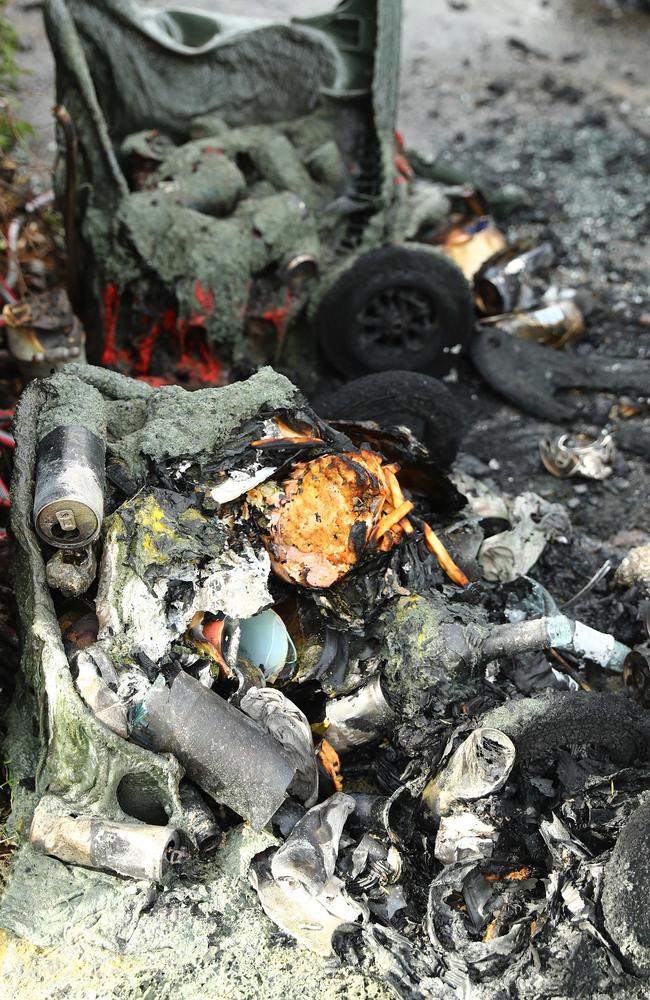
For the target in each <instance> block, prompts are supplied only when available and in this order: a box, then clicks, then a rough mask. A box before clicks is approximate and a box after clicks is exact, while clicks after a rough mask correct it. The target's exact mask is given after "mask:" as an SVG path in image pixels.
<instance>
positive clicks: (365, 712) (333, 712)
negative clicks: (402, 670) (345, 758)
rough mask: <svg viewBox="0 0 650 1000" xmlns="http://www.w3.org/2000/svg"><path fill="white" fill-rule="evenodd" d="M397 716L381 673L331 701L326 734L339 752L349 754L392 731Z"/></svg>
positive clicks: (328, 708)
mask: <svg viewBox="0 0 650 1000" xmlns="http://www.w3.org/2000/svg"><path fill="white" fill-rule="evenodd" d="M395 719H396V716H395V712H394V711H393V709H392V708H391V705H390V703H389V701H388V700H387V698H386V692H385V690H384V687H383V685H382V680H381V675H380V674H375V676H374V677H372V678H371V679H370V680H369V681H368V683H367V684H364V685H363V687H361V688H359V689H358V690H357V691H354V692H353V693H352V694H349V695H346V696H345V697H344V698H335V699H334V700H333V701H330V702H328V705H327V714H326V728H325V736H326V737H327V742H328V743H330V744H331V745H332V746H333V747H334V749H335V750H336V751H337V753H346V752H349V751H350V750H352V749H353V748H354V747H358V746H363V745H365V744H367V743H375V742H376V741H377V740H381V739H382V738H383V737H384V736H386V735H387V734H388V733H389V732H390V730H391V728H392V726H393V724H394V722H395Z"/></svg>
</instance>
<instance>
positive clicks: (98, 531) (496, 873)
mask: <svg viewBox="0 0 650 1000" xmlns="http://www.w3.org/2000/svg"><path fill="white" fill-rule="evenodd" d="M16 437H17V442H18V449H17V455H16V463H15V477H14V487H13V490H12V498H13V508H12V519H13V530H14V533H15V537H16V542H17V551H18V570H17V572H18V588H17V592H18V601H19V607H20V610H21V615H22V625H23V633H24V653H23V667H24V672H25V674H26V677H27V680H28V683H29V685H30V686H31V688H32V689H33V691H34V693H35V697H36V700H37V703H38V717H39V719H40V740H41V747H42V758H41V764H40V767H39V772H38V775H37V779H36V795H35V803H36V807H35V810H34V813H33V818H32V820H31V828H30V830H29V841H30V844H29V845H28V846H27V847H25V848H23V850H27V851H32V852H34V851H35V852H38V853H41V854H42V853H44V854H48V855H51V856H53V857H55V858H58V859H60V860H61V861H63V862H65V863H67V864H68V865H72V866H74V865H81V866H85V867H86V868H91V869H92V868H94V869H99V870H103V871H105V872H111V873H116V874H117V875H118V876H120V877H122V878H127V879H128V878H131V879H136V880H138V879H139V880H142V879H147V880H150V881H151V883H152V886H153V887H154V896H155V886H156V885H158V886H159V887H162V886H167V887H169V886H170V885H173V884H174V883H175V881H176V880H178V878H179V877H181V876H182V871H183V868H184V866H186V865H187V864H188V863H190V861H191V858H192V856H193V857H194V858H196V857H199V858H203V859H204V864H205V865H206V866H207V867H209V866H210V865H211V864H213V863H214V860H215V858H217V857H218V855H219V851H220V849H221V847H222V845H223V842H224V837H225V836H226V834H227V833H228V831H232V830H233V829H234V828H237V827H239V826H241V824H245V825H247V826H249V827H252V828H253V830H262V829H265V830H266V831H267V832H268V834H269V837H270V839H271V846H269V847H268V848H267V849H266V850H264V851H262V852H261V853H258V854H256V855H255V856H254V857H253V859H252V861H251V863H250V867H249V870H248V873H247V875H248V879H249V880H250V883H251V884H252V886H253V887H254V889H255V890H256V893H257V896H258V898H259V906H260V907H261V908H262V909H263V910H264V912H265V913H266V915H267V916H268V917H269V918H270V920H271V921H273V922H274V923H275V924H276V925H277V927H278V928H279V929H280V931H281V932H282V935H283V936H286V938H285V939H290V938H293V939H295V941H296V942H297V943H298V944H297V947H300V948H301V949H308V950H310V951H312V952H315V953H316V954H317V955H319V956H323V957H329V956H332V957H333V958H332V960H333V961H334V960H335V959H334V956H337V957H338V958H339V959H340V960H342V961H343V962H345V963H351V964H352V965H354V966H357V967H361V968H363V969H364V970H365V971H366V972H368V974H370V975H374V976H377V977H378V978H379V979H381V980H382V981H384V982H385V983H387V984H388V985H389V986H390V987H392V989H393V990H394V992H395V993H396V994H397V995H399V996H403V997H447V996H454V995H457V996H470V995H472V996H496V995H499V996H505V995H508V996H519V995H520V996H531V995H546V994H545V993H543V992H540V990H542V987H544V989H546V987H547V986H548V983H549V982H551V983H552V982H554V981H557V982H560V981H562V982H563V983H564V986H565V987H566V977H567V976H569V978H572V979H573V980H575V981H576V982H577V981H578V980H580V979H581V978H585V981H586V980H589V981H590V982H592V983H593V984H597V983H598V984H600V986H601V988H613V987H611V983H613V982H614V981H615V980H619V981H622V980H630V981H632V978H631V977H632V976H634V975H641V976H643V975H647V974H648V972H650V951H649V950H648V941H647V939H646V937H645V936H644V935H645V927H646V926H647V925H646V922H645V921H640V922H639V921H638V920H637V914H638V913H639V912H640V908H642V907H643V905H644V900H645V893H646V888H647V887H646V884H645V882H644V879H645V878H646V877H647V872H648V871H649V870H650V868H649V866H648V857H647V855H648V845H647V838H646V832H645V831H646V827H647V823H646V819H645V817H646V815H647V813H648V800H647V790H648V789H649V788H650V766H649V764H648V760H647V758H648V746H649V745H650V744H649V742H648V740H649V737H650V716H649V715H648V713H647V711H646V709H645V708H644V707H643V706H642V705H641V704H639V699H642V697H643V688H644V683H645V681H644V679H645V677H646V675H647V665H646V659H645V656H644V653H643V650H642V649H641V650H638V649H637V650H632V649H630V648H629V647H628V646H627V645H625V644H624V643H622V642H620V641H618V640H617V639H616V637H614V636H612V635H608V634H603V633H601V632H598V631H597V630H595V629H594V628H591V627H589V626H587V625H586V624H584V623H582V622H580V621H579V620H576V619H575V618H574V617H573V616H572V612H571V609H570V608H567V609H565V610H563V609H562V608H559V607H558V606H557V604H556V602H555V601H554V599H553V595H552V594H551V593H550V592H549V590H548V589H546V588H545V587H544V586H542V585H541V583H539V582H538V581H537V580H536V579H535V577H534V568H533V567H534V564H535V562H536V561H537V559H538V558H539V555H540V554H541V552H542V550H543V549H544V547H545V546H547V545H551V546H552V545H562V544H566V543H567V541H568V540H569V538H570V533H571V525H570V522H569V519H568V516H567V514H566V512H565V510H564V509H563V508H562V507H561V506H560V505H558V504H549V503H548V502H547V501H545V500H544V499H543V498H541V497H539V496H537V495H535V494H533V493H526V494H523V495H521V496H518V497H502V496H498V495H496V494H494V493H491V492H490V490H489V489H488V488H487V487H486V485H485V484H484V483H483V484H481V483H479V482H478V481H475V480H472V479H471V477H470V476H469V475H467V474H466V473H463V472H461V471H455V472H453V473H449V471H448V470H444V469H443V468H441V467H440V465H439V464H437V462H436V461H434V460H433V459H432V457H431V455H430V454H429V453H428V452H427V450H426V448H425V447H424V446H423V445H422V444H420V443H419V442H418V441H417V440H416V439H415V438H414V437H413V436H412V435H411V434H410V433H409V432H408V431H406V430H404V429H398V430H394V431H389V430H386V429H380V428H379V427H378V425H377V424H373V423H370V422H366V423H363V422H357V423H355V422H352V421H346V422H332V423H329V424H327V423H325V422H324V421H323V420H322V419H321V418H320V417H318V416H317V415H316V413H315V412H314V411H313V410H312V409H311V408H310V406H309V405H308V404H307V403H306V402H305V400H304V399H303V398H302V396H301V395H300V393H299V392H298V391H297V390H296V389H295V388H294V387H293V385H292V384H291V383H290V382H289V381H288V380H287V379H285V378H284V377H283V376H281V375H277V374H275V373H274V372H272V371H271V370H270V369H264V370H262V371H261V372H259V373H258V374H256V375H254V376H252V377H251V378H250V379H248V380H247V381H244V382H241V383H237V384H234V385H231V386H228V387H225V388H221V389H204V390H198V391H197V392H194V393H188V392H186V391H185V390H183V389H181V388H180V387H178V386H169V387H163V388H159V389H152V388H150V387H149V386H147V385H145V384H143V383H141V382H137V381H135V380H131V379H128V378H126V377H123V376H120V375H117V374H115V373H111V372H107V371H104V370H100V369H96V368H92V367H88V366H83V365H70V366H68V367H67V368H66V369H65V371H63V372H59V373H57V374H55V375H54V376H52V377H51V378H50V379H47V380H40V381H36V382H33V383H31V385H30V386H29V387H28V388H27V390H26V391H25V393H24V395H23V397H22V400H21V402H20V405H19V408H18V414H17V421H16ZM628 569H629V567H628ZM630 571H631V570H630ZM531 574H533V575H531ZM633 575H634V574H633ZM639 579H640V578H639V574H638V573H636V580H637V584H635V585H637V586H638V580H639ZM596 582H597V581H591V584H592V585H595V583H596ZM627 582H628V584H629V583H630V581H629V580H628V581H627ZM646 585H647V581H646ZM633 696H635V697H633ZM294 947H296V945H294ZM560 967H561V968H562V972H560V971H559V970H560ZM558 977H559V978H558ZM563 977H564V978H563ZM607 984H610V985H609V986H608V985H607Z"/></svg>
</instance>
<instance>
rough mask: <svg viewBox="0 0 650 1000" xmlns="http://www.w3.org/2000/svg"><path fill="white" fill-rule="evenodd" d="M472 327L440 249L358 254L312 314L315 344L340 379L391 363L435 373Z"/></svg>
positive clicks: (468, 301) (461, 287)
mask: <svg viewBox="0 0 650 1000" xmlns="http://www.w3.org/2000/svg"><path fill="white" fill-rule="evenodd" d="M473 328H474V306H473V302H472V294H471V290H470V287H469V284H468V282H467V281H466V279H465V277H464V275H463V274H462V272H461V271H460V270H459V269H458V268H457V267H456V265H455V264H453V263H452V262H451V261H450V260H448V259H447V258H446V257H444V256H443V255H442V254H440V253H437V252H435V251H428V250H423V249H420V250H415V249H411V248H410V247H405V246H399V247H397V246H394V247H382V248H381V249H379V250H373V251H371V252H370V253H367V254H364V255H363V256H362V257H359V259H358V260H356V261H355V262H354V264H352V266H351V267H350V268H348V269H347V270H346V271H344V272H343V274H341V275H340V276H339V277H338V278H337V279H336V281H335V282H334V284H333V285H332V286H331V287H330V288H329V289H328V290H327V292H326V293H325V295H324V296H323V299H322V301H321V303H320V305H319V307H318V311H317V314H316V332H317V336H318V341H319V343H320V346H321V349H322V351H323V353H324V355H325V357H326V358H327V360H328V361H329V362H330V364H331V365H332V366H333V367H334V368H335V369H336V370H337V371H339V372H340V373H341V374H342V375H344V376H346V377H347V378H350V377H355V376H357V375H365V374H369V373H370V372H381V371H392V370H394V369H402V370H404V369H406V370H408V371H419V372H428V373H430V374H436V373H442V372H444V371H446V370H447V368H448V366H449V358H448V352H449V351H450V350H451V349H452V348H456V349H458V347H460V348H463V347H465V346H466V345H467V344H468V343H469V341H470V339H471V336H472V331H473ZM457 345H458V347H457Z"/></svg>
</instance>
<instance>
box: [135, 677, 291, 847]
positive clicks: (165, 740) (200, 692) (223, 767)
mask: <svg viewBox="0 0 650 1000" xmlns="http://www.w3.org/2000/svg"><path fill="white" fill-rule="evenodd" d="M134 732H135V734H137V736H138V738H139V739H140V740H141V741H143V742H145V743H147V744H148V745H149V746H151V747H153V749H155V750H156V751H158V752H159V753H160V752H164V753H173V754H174V756H175V757H177V758H178V760H179V761H180V762H181V764H182V765H183V767H184V768H185V770H186V771H187V774H188V777H190V778H191V779H192V780H193V781H195V782H196V784H197V785H199V787H200V788H203V789H204V791H206V792H208V794H209V795H211V796H212V798H213V799H215V800H216V801H217V802H222V803H224V804H225V805H227V806H229V808H231V809H233V810H234V812H236V813H238V814H239V815H240V816H243V817H244V819H247V820H249V821H250V823H251V825H252V826H253V828H254V829H256V830H259V829H261V828H262V827H263V826H265V825H266V823H268V821H269V820H270V818H271V816H272V815H273V813H274V812H275V811H276V809H277V808H278V807H279V806H280V805H281V803H282V802H283V800H284V797H285V793H286V790H287V787H288V786H289V784H290V782H291V781H292V779H293V776H294V767H293V765H292V764H291V763H290V761H289V758H288V757H287V755H286V754H285V752H284V751H283V750H282V749H281V747H280V745H279V744H278V743H277V742H276V741H275V740H274V739H272V737H271V736H269V735H267V733H265V732H264V731H263V730H262V729H260V728H259V727H258V726H257V725H256V724H255V723H254V722H252V721H251V720H250V719H249V718H248V717H247V716H246V715H244V713H243V712H240V711H239V710H238V709H236V708H234V706H232V705H230V704H229V703H228V702H227V701H224V699H223V698H220V697H219V695H217V694H215V693H214V692H212V691H209V690H208V689H207V688H205V687H203V685H202V684H200V683H199V682H198V681H196V680H194V678H192V677H190V676H189V675H188V674H186V673H185V672H184V671H183V670H179V671H178V672H177V673H176V676H175V677H173V679H172V680H171V683H170V685H169V686H167V684H165V682H164V679H163V677H162V676H161V677H160V678H158V680H157V681H156V683H155V684H154V685H153V686H152V687H151V688H150V690H149V692H148V693H147V695H146V696H145V698H144V701H143V702H142V704H141V705H140V708H139V712H138V717H137V722H136V726H135V730H134Z"/></svg>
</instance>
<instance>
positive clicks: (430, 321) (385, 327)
mask: <svg viewBox="0 0 650 1000" xmlns="http://www.w3.org/2000/svg"><path fill="white" fill-rule="evenodd" d="M357 323H358V326H359V331H360V336H359V340H360V345H361V347H362V348H363V349H364V350H385V351H386V350H390V351H394V350H402V351H404V350H406V351H409V352H412V353H417V352H418V351H421V350H422V349H423V348H424V347H425V346H426V345H427V343H429V342H430V341H431V338H432V337H433V336H434V333H435V327H436V317H435V307H434V304H433V302H432V301H431V299H430V298H429V297H428V296H427V295H425V294H424V293H423V292H420V291H418V290H417V289H414V288H400V287H388V288H383V289H382V290H381V291H380V292H377V293H376V294H375V295H373V296H372V297H371V298H370V299H369V300H368V301H367V302H366V303H365V305H364V306H363V308H362V309H360V310H359V312H358V313H357Z"/></svg>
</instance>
